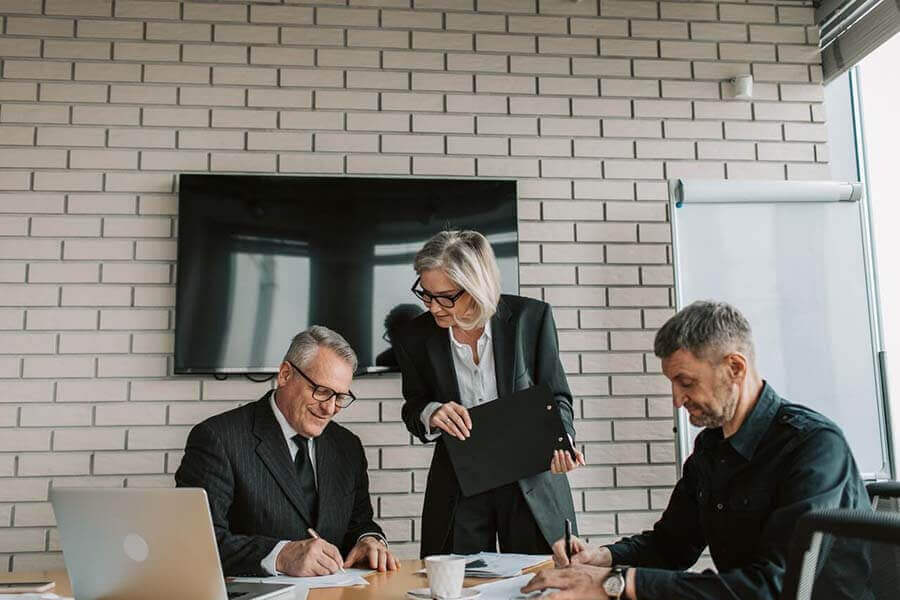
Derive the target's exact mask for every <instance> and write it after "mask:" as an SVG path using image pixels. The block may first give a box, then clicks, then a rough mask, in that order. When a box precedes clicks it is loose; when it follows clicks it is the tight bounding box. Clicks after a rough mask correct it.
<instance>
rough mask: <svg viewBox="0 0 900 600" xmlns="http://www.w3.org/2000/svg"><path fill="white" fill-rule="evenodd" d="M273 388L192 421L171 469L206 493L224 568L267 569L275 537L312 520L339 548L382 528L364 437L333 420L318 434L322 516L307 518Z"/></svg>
mask: <svg viewBox="0 0 900 600" xmlns="http://www.w3.org/2000/svg"><path fill="white" fill-rule="evenodd" d="M271 394H272V392H271V391H270V392H268V393H267V394H266V395H265V396H263V397H262V398H260V399H259V400H258V401H256V402H252V403H250V404H246V405H244V406H241V407H239V408H235V409H233V410H230V411H228V412H225V413H222V414H220V415H216V416H214V417H210V418H209V419H207V420H205V421H203V422H202V423H200V424H198V425H196V426H195V427H194V428H193V429H192V430H191V433H190V435H189V436H188V440H187V447H186V448H185V454H184V458H183V459H182V460H181V466H180V467H179V468H178V472H177V473H175V482H176V484H177V485H178V487H201V488H203V489H205V490H206V494H207V496H209V509H210V512H211V513H212V521H213V528H214V529H215V532H216V541H217V542H218V545H219V557H220V558H221V560H222V568H223V570H224V572H225V575H226V576H227V575H259V576H262V575H266V574H267V573H265V572H264V571H263V570H262V567H261V566H260V561H261V560H262V559H263V558H265V557H266V556H267V555H268V554H269V552H271V551H272V548H274V547H275V544H277V543H278V542H279V541H281V540H299V539H305V538H308V537H309V534H308V533H307V532H306V530H307V528H309V527H314V528H315V529H316V532H317V533H318V534H319V535H320V536H321V537H323V538H325V539H326V540H328V541H329V542H331V543H332V544H334V545H335V546H337V547H338V548H340V550H341V553H342V554H343V555H344V556H347V553H348V552H349V551H350V549H351V548H352V547H353V546H354V544H356V540H357V538H359V536H360V535H362V534H364V533H378V534H382V535H383V532H382V530H381V528H380V527H379V526H378V525H377V524H376V523H375V522H374V521H373V520H372V502H371V499H370V498H369V476H368V473H367V471H366V469H367V463H366V455H365V453H364V452H363V448H362V443H361V442H360V440H359V438H358V437H356V435H354V434H353V433H351V432H350V431H349V430H347V429H345V428H344V427H341V426H340V425H338V424H337V423H334V422H331V423H329V424H328V425H327V426H326V427H325V430H324V431H323V432H322V435H320V436H319V437H317V438H316V443H315V448H316V478H317V479H318V486H319V487H318V490H319V518H318V522H317V523H313V522H311V520H310V517H309V507H308V506H307V502H306V499H305V498H304V497H303V496H302V495H301V493H300V478H299V475H298V474H297V471H296V468H295V466H294V462H293V461H292V460H291V455H290V452H289V451H288V447H287V444H286V443H285V439H284V435H283V434H282V432H281V428H280V427H279V425H278V421H276V420H275V415H274V414H272V407H271V405H270V403H269V396H270V395H271ZM304 450H305V449H304V448H301V449H300V451H301V452H303V451H304Z"/></svg>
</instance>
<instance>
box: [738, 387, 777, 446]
mask: <svg viewBox="0 0 900 600" xmlns="http://www.w3.org/2000/svg"><path fill="white" fill-rule="evenodd" d="M782 402H783V401H782V400H781V398H779V396H778V394H776V393H775V390H774V389H772V386H770V385H769V384H768V383H766V382H763V389H762V391H761V392H760V393H759V400H757V401H756V406H754V407H753V410H751V411H750V414H749V415H747V418H746V419H745V420H744V422H743V424H741V428H740V429H738V430H737V432H736V433H735V434H734V435H733V436H731V437H730V438H728V443H730V444H731V447H732V448H734V449H735V450H736V451H737V453H738V454H740V455H741V456H743V457H744V458H746V459H747V460H751V459H752V458H753V454H754V453H755V452H756V448H757V446H759V442H760V441H761V440H762V438H763V436H764V435H765V434H766V432H767V431H768V430H769V426H771V425H772V421H774V420H775V415H776V414H777V413H778V409H779V408H781V404H782Z"/></svg>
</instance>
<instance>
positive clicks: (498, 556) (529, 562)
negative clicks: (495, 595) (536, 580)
mask: <svg viewBox="0 0 900 600" xmlns="http://www.w3.org/2000/svg"><path fill="white" fill-rule="evenodd" d="M453 556H465V558H466V564H468V563H471V562H473V561H475V560H479V559H480V560H483V561H484V562H485V563H486V564H485V566H483V567H477V568H473V567H466V577H484V578H493V577H515V576H516V575H521V574H522V569H527V568H529V567H534V566H536V565H539V564H541V563H543V562H546V561H548V560H551V559H552V558H553V556H551V555H549V554H502V553H499V552H479V553H478V554H465V555H463V554H454V555H453ZM418 572H419V573H425V569H421V570H419V571H418Z"/></svg>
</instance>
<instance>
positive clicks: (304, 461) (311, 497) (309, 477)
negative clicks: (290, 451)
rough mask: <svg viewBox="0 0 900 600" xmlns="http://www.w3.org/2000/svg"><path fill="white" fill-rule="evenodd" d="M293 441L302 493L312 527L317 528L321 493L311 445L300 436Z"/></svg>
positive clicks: (296, 436) (295, 462)
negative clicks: (310, 453) (317, 485)
mask: <svg viewBox="0 0 900 600" xmlns="http://www.w3.org/2000/svg"><path fill="white" fill-rule="evenodd" d="M293 439H294V443H296V444H297V456H296V458H295V459H294V464H295V465H296V467H297V474H298V475H299V477H300V492H301V493H302V494H303V499H304V500H306V504H307V506H308V507H309V513H310V514H309V516H310V518H311V519H312V523H310V525H312V526H313V527H315V525H316V522H317V521H318V513H319V493H318V492H317V491H316V473H315V471H313V466H312V463H311V462H310V458H309V443H308V442H307V440H306V438H305V437H303V436H302V435H300V434H297V435H295V436H294V438H293Z"/></svg>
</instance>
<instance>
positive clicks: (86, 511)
mask: <svg viewBox="0 0 900 600" xmlns="http://www.w3.org/2000/svg"><path fill="white" fill-rule="evenodd" d="M50 501H51V502H52V503H53V512H54V513H55V514H56V522H57V525H58V526H59V535H60V541H61V543H62V549H63V558H64V560H65V562H66V570H67V571H68V572H69V580H70V582H71V584H72V591H73V592H74V595H75V597H76V598H78V600H101V599H105V600H108V599H110V598H116V599H117V600H158V599H159V598H166V599H167V600H179V599H185V600H187V599H190V600H251V599H253V600H261V599H263V598H276V597H279V596H282V595H289V597H290V598H293V593H294V592H293V589H294V586H293V585H284V584H273V583H228V584H226V583H225V579H224V578H223V577H222V565H221V563H220V562H219V550H218V548H217V547H216V539H215V536H214V534H213V526H212V518H211V517H210V514H209V503H208V502H207V499H206V492H205V491H204V490H202V489H195V488H177V489H171V488H162V489H121V488H118V489H113V488H107V489H83V488H53V489H51V490H50Z"/></svg>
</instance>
